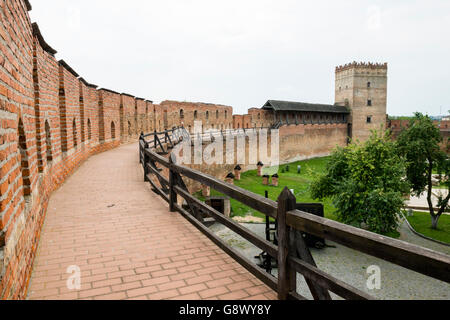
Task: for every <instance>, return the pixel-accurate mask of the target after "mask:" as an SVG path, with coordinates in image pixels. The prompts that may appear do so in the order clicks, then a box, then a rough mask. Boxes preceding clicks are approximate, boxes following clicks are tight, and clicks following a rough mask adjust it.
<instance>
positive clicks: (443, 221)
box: [405, 211, 450, 243]
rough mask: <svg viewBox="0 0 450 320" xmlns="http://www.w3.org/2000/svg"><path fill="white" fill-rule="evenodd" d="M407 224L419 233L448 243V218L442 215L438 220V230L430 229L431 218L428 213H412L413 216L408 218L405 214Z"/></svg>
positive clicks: (449, 235)
mask: <svg viewBox="0 0 450 320" xmlns="http://www.w3.org/2000/svg"><path fill="white" fill-rule="evenodd" d="M405 216H406V217H407V219H408V221H409V223H410V224H411V226H412V227H413V228H414V229H415V230H416V231H417V232H419V233H421V234H423V235H425V236H427V237H430V238H433V239H436V240H439V241H442V242H446V243H450V216H449V215H446V214H443V215H442V216H441V217H440V218H439V222H438V229H437V230H433V229H431V216H430V214H429V213H428V212H417V211H414V216H412V217H408V216H407V215H406V214H405Z"/></svg>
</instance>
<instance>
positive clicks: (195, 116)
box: [194, 110, 198, 120]
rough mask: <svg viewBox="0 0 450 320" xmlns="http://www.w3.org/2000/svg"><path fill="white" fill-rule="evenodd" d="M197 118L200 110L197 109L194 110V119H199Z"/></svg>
mask: <svg viewBox="0 0 450 320" xmlns="http://www.w3.org/2000/svg"><path fill="white" fill-rule="evenodd" d="M197 118H198V111H197V110H195V111H194V120H197Z"/></svg>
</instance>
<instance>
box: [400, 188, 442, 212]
mask: <svg viewBox="0 0 450 320" xmlns="http://www.w3.org/2000/svg"><path fill="white" fill-rule="evenodd" d="M447 195H448V190H447V189H439V188H433V193H432V196H431V201H432V202H433V205H434V206H435V210H438V209H437V207H438V202H439V199H438V197H439V196H441V197H442V198H445V197H447ZM406 205H407V207H414V208H423V210H424V211H427V212H428V200H427V193H426V192H424V193H423V194H421V195H420V196H419V197H416V196H411V198H410V199H409V200H408V201H406ZM419 211H420V210H419ZM444 214H449V213H448V212H445V213H444Z"/></svg>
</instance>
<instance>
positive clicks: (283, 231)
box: [277, 187, 297, 300]
mask: <svg viewBox="0 0 450 320" xmlns="http://www.w3.org/2000/svg"><path fill="white" fill-rule="evenodd" d="M295 205H296V199H295V197H294V195H293V194H292V192H291V191H289V189H288V188H287V187H285V188H284V190H283V192H281V194H280V196H279V197H278V214H277V221H278V227H277V231H278V299H279V300H287V299H288V296H289V292H291V291H296V288H297V272H296V271H295V270H294V269H292V268H290V265H289V261H288V257H289V246H290V242H291V240H290V228H289V226H287V225H286V212H288V211H290V210H294V209H295Z"/></svg>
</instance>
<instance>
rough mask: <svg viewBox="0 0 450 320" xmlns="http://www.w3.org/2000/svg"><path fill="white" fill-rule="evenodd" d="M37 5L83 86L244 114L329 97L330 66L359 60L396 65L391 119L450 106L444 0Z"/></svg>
mask: <svg viewBox="0 0 450 320" xmlns="http://www.w3.org/2000/svg"><path fill="white" fill-rule="evenodd" d="M32 5H33V11H31V15H32V19H33V21H36V22H38V24H39V26H40V28H41V30H42V32H43V35H44V37H45V39H46V40H47V42H48V43H49V44H50V45H51V46H53V47H54V48H55V49H57V50H58V51H59V54H58V58H64V60H66V61H67V62H68V63H69V64H70V65H71V66H72V67H73V68H74V69H75V70H76V71H77V72H78V73H79V74H81V75H82V76H83V77H85V78H86V79H87V81H90V82H92V83H95V84H97V85H99V86H102V87H108V88H111V89H113V90H117V91H121V92H122V91H125V92H129V93H131V94H135V95H138V96H142V97H146V98H149V99H153V100H155V101H161V100H164V99H179V100H184V99H186V100H193V101H205V102H216V103H223V104H228V105H232V106H233V107H234V108H235V112H236V113H244V112H246V110H247V109H248V108H250V107H259V106H262V105H263V104H264V103H265V101H266V100H267V99H271V98H278V99H283V98H284V99H289V100H298V101H306V102H323V103H333V102H334V67H335V66H336V65H339V64H344V63H347V62H350V61H353V60H363V61H374V62H388V63H389V67H390V71H389V92H388V94H389V104H388V111H389V113H390V114H410V113H412V112H414V111H416V110H421V111H429V112H430V113H434V114H437V113H439V109H440V106H441V105H442V106H443V109H444V110H447V109H450V106H448V104H449V101H450V90H448V88H447V86H448V83H450V75H449V70H450V61H449V59H448V57H449V56H450V44H449V42H448V41H447V40H446V39H448V38H450V14H449V12H450V2H449V1H446V0H435V1H431V2H430V1H424V0H417V1H409V0H399V1H387V0H378V1H377V0H373V1H358V0H347V1H331V0H323V1H297V0H279V1H272V0H260V1H256V0H245V1H242V0H228V1H211V0H172V1H163V0H149V1H143V0H128V1H122V0H78V1H73V0H72V1H70V0H58V1H55V0H39V1H33V0H32ZM446 84H447V85H446ZM447 106H448V107H447ZM445 108H447V109H445Z"/></svg>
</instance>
